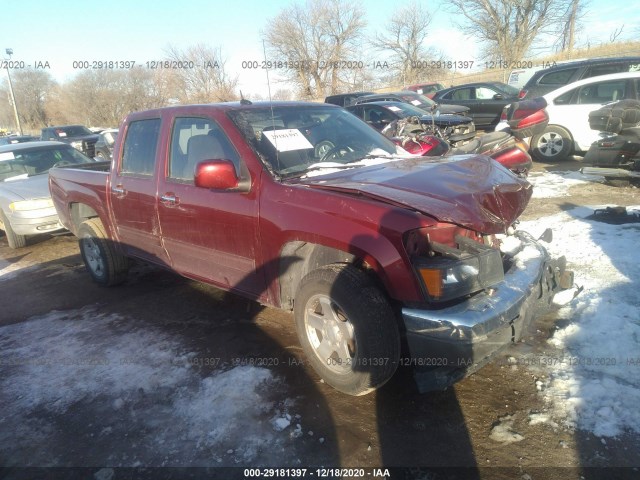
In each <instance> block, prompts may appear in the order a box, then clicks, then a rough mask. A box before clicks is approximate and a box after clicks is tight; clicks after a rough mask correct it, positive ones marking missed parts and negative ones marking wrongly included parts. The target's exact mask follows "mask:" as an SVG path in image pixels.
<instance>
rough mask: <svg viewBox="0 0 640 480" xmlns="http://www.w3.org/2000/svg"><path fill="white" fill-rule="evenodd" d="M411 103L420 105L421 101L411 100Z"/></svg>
mask: <svg viewBox="0 0 640 480" xmlns="http://www.w3.org/2000/svg"><path fill="white" fill-rule="evenodd" d="M411 103H412V104H413V105H420V103H421V102H420V100H411Z"/></svg>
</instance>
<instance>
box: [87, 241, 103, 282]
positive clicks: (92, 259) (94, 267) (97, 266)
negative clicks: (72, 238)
mask: <svg viewBox="0 0 640 480" xmlns="http://www.w3.org/2000/svg"><path fill="white" fill-rule="evenodd" d="M82 251H83V252H84V258H85V259H86V261H87V266H88V267H89V268H90V269H91V271H92V272H93V273H94V274H95V275H96V276H98V277H102V276H104V270H105V269H104V261H103V260H102V255H101V254H100V247H99V246H98V244H97V243H96V241H95V240H94V239H93V238H92V237H84V238H83V239H82Z"/></svg>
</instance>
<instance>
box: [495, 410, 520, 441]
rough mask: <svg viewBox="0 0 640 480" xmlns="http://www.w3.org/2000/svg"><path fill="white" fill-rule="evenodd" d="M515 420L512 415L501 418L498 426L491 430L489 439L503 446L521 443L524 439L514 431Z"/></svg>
mask: <svg viewBox="0 0 640 480" xmlns="http://www.w3.org/2000/svg"><path fill="white" fill-rule="evenodd" d="M513 422H514V418H513V416H511V415H505V416H504V417H500V419H499V421H498V422H497V424H496V425H494V426H493V428H492V429H491V433H490V434H489V438H490V439H491V440H493V441H494V442H499V443H503V444H507V443H514V442H521V441H522V440H524V437H523V436H522V435H520V434H519V433H517V432H515V431H514V430H513Z"/></svg>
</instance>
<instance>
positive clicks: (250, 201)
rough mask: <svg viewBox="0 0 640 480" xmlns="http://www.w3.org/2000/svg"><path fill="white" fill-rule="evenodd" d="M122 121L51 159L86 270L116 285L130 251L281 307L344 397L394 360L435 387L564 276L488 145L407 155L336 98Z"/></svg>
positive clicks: (529, 311) (483, 354) (522, 322)
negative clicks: (89, 147)
mask: <svg viewBox="0 0 640 480" xmlns="http://www.w3.org/2000/svg"><path fill="white" fill-rule="evenodd" d="M120 132H121V134H120V135H119V136H118V139H117V141H116V144H115V147H114V157H113V161H112V162H111V163H110V164H109V163H94V164H91V165H87V166H85V168H84V169H80V168H74V167H69V168H66V167H64V168H54V169H53V170H51V172H50V180H49V187H50V190H51V195H52V199H53V202H54V205H55V207H56V210H57V211H58V214H59V217H60V220H61V222H62V223H63V224H64V226H65V227H66V228H68V229H69V230H71V231H72V232H73V233H74V234H75V235H77V236H78V237H79V245H80V252H81V254H82V257H83V259H84V262H85V264H86V267H87V270H88V271H89V273H90V274H91V276H92V277H93V279H94V280H95V281H96V282H97V283H99V284H101V285H115V284H118V283H122V282H124V281H125V280H126V277H127V269H128V267H129V260H128V259H129V258H130V257H133V258H138V259H143V260H145V261H148V262H152V263H154V264H158V265H161V266H164V267H166V268H169V269H171V270H173V271H175V272H177V273H179V274H181V275H184V276H186V277H189V278H192V279H196V280H200V281H203V282H207V283H210V284H213V285H215V286H217V287H220V288H222V289H225V290H229V291H233V292H236V293H238V294H240V295H243V296H245V297H249V298H251V299H255V300H257V301H259V302H261V303H263V304H266V305H271V306H274V307H279V308H282V309H286V310H291V311H293V317H294V320H295V325H296V329H297V333H298V337H299V340H300V343H301V345H302V348H303V349H304V351H305V354H306V356H307V357H308V360H309V362H310V364H311V365H312V366H313V368H314V369H315V371H316V372H317V373H318V374H319V376H320V377H321V378H322V379H324V381H325V382H326V383H328V384H330V385H332V386H333V387H335V388H336V389H338V390H340V391H342V392H345V393H347V394H351V395H361V394H365V393H367V392H369V391H371V390H373V389H375V388H377V387H379V386H381V385H382V384H384V383H385V382H386V381H387V380H388V379H389V378H390V377H391V376H392V375H393V374H394V372H395V371H396V369H397V368H398V366H399V365H404V366H407V365H408V366H411V367H412V368H414V369H415V374H416V379H417V381H418V386H419V387H420V389H421V390H423V391H425V390H428V389H434V388H444V387H446V386H447V385H449V384H451V383H452V382H454V381H456V380H458V379H460V378H462V377H464V376H465V375H467V374H469V373H471V372H472V371H474V370H475V369H477V368H478V367H479V366H480V365H482V364H484V363H485V362H486V361H488V360H490V359H491V358H493V357H495V355H496V354H497V353H498V352H499V351H500V350H501V349H502V348H504V347H505V346H507V345H509V344H510V343H512V342H515V341H518V339H519V338H520V337H521V336H522V334H523V332H524V331H525V329H526V328H527V325H528V324H529V323H530V322H531V320H532V318H533V317H534V316H535V314H536V313H537V312H539V311H540V308H542V307H544V306H545V305H546V304H547V303H548V302H549V301H550V298H551V297H552V295H553V292H554V289H555V288H556V287H557V285H558V283H559V279H560V278H561V277H562V274H563V272H562V271H561V269H560V268H558V267H557V266H555V264H554V263H553V262H552V261H551V260H550V258H549V256H548V255H547V252H546V250H545V249H544V248H543V247H542V246H541V245H540V244H539V243H538V242H537V241H536V240H534V239H533V238H531V237H530V236H529V235H527V234H526V233H523V232H521V233H513V228H512V227H513V224H514V222H515V220H516V219H517V217H518V216H519V215H520V214H521V213H522V211H523V210H524V208H525V206H526V204H527V202H528V200H529V198H530V196H531V188H532V187H531V185H530V184H529V183H527V182H526V181H525V180H523V179H519V178H517V177H516V176H514V175H513V174H511V172H509V171H508V170H506V169H505V168H503V167H502V166H500V165H499V164H497V163H495V162H494V161H492V160H491V159H489V158H488V157H483V156H472V155H467V156H460V157H451V158H447V159H443V158H433V157H431V158H428V157H415V156H410V155H408V154H407V153H406V152H404V151H403V150H402V149H400V148H399V147H396V145H395V144H393V143H392V142H391V141H389V140H388V139H387V138H385V137H384V136H382V135H381V134H379V133H378V132H376V131H375V130H374V129H372V128H371V127H370V126H368V125H367V124H366V123H364V122H362V121H361V120H360V119H358V118H356V117H355V116H353V115H352V114H350V113H349V112H347V111H345V110H343V109H341V108H339V107H336V106H333V105H328V104H314V103H299V102H290V103H287V102H282V103H254V104H248V102H246V101H243V102H242V103H230V104H210V105H189V106H178V107H167V108H163V109H157V110H150V111H144V112H136V113H132V114H130V115H129V116H128V117H127V118H126V119H125V120H124V122H123V124H122V125H121V128H120ZM500 235H502V236H503V237H504V238H503V240H502V247H503V249H502V250H501V249H500V240H499V238H498V236H500ZM505 246H507V247H508V248H505ZM401 345H402V348H404V349H406V350H407V356H404V353H403V354H402V355H403V356H402V357H401V351H402V350H401ZM409 359H410V360H409Z"/></svg>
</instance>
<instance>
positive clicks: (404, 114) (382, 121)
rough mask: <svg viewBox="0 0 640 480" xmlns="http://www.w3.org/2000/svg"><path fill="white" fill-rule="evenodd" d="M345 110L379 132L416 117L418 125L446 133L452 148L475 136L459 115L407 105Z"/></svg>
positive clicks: (367, 105) (376, 104)
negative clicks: (435, 112) (434, 112)
mask: <svg viewBox="0 0 640 480" xmlns="http://www.w3.org/2000/svg"><path fill="white" fill-rule="evenodd" d="M346 109H347V110H348V111H349V112H351V113H353V114H354V115H355V116H357V117H358V118H361V119H362V120H364V121H365V122H367V123H368V124H369V125H371V126H372V127H373V128H375V129H376V130H378V131H381V130H382V129H383V128H385V127H386V126H387V125H389V124H390V123H391V122H393V121H394V120H401V119H403V118H408V117H418V118H419V119H420V123H423V124H426V125H427V126H430V125H432V124H435V126H436V127H437V128H438V129H439V130H440V131H441V132H443V133H444V132H446V138H445V140H446V141H447V142H449V144H450V145H452V146H456V145H457V144H459V143H462V142H467V141H469V140H471V139H472V138H473V137H475V135H476V129H475V126H474V124H473V121H472V120H471V119H470V118H469V117H464V116H461V115H430V114H428V113H426V112H425V111H424V110H422V109H420V108H418V107H414V106H413V105H411V104H409V103H404V102H385V101H382V102H369V103H363V104H360V105H351V106H350V107H346Z"/></svg>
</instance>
